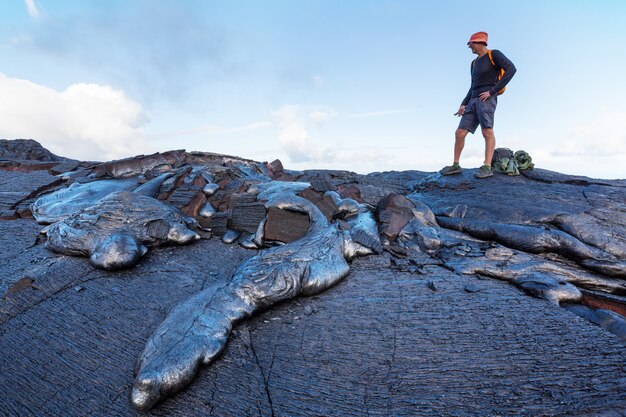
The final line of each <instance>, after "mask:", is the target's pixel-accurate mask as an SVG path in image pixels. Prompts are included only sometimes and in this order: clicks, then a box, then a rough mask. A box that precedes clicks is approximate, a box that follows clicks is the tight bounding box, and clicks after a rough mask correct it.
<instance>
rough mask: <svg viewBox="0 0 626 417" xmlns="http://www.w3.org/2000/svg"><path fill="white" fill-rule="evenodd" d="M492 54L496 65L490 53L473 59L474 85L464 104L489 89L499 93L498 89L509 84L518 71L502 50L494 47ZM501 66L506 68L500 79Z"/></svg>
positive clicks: (490, 91)
mask: <svg viewBox="0 0 626 417" xmlns="http://www.w3.org/2000/svg"><path fill="white" fill-rule="evenodd" d="M491 56H492V57H493V62H494V63H495V64H496V65H495V66H494V65H493V64H492V63H491V61H490V60H489V54H485V55H483V56H480V57H478V58H476V59H475V60H473V61H472V66H471V69H470V72H471V74H472V85H471V87H470V89H469V91H468V92H467V96H465V98H464V99H463V102H462V103H461V105H462V106H466V105H467V103H469V101H470V98H472V97H478V96H479V95H480V93H483V92H485V91H489V93H490V94H491V95H496V94H498V91H500V90H501V89H502V88H503V87H504V86H505V85H507V84H508V83H509V81H511V78H513V76H514V75H515V72H516V71H517V69H516V68H515V65H513V63H512V62H511V61H510V60H509V59H508V58H507V57H505V56H504V54H503V53H502V52H500V51H498V50H497V49H493V50H492V51H491ZM500 68H502V69H504V75H503V76H502V78H501V79H500V80H498V74H499V73H500Z"/></svg>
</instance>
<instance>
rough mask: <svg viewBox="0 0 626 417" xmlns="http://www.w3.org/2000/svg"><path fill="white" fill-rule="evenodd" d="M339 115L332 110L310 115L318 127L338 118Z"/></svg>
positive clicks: (316, 111) (315, 111)
mask: <svg viewBox="0 0 626 417" xmlns="http://www.w3.org/2000/svg"><path fill="white" fill-rule="evenodd" d="M337 116H338V114H337V112H336V111H334V110H332V109H327V110H314V111H312V112H310V113H309V118H311V120H312V121H313V122H315V123H316V124H318V125H321V124H323V123H324V122H327V121H329V120H331V119H335V118H337Z"/></svg>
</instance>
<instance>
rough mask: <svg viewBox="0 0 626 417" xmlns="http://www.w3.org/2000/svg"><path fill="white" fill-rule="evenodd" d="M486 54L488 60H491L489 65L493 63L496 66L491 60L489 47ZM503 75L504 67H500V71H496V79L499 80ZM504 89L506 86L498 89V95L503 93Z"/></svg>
mask: <svg viewBox="0 0 626 417" xmlns="http://www.w3.org/2000/svg"><path fill="white" fill-rule="evenodd" d="M487 55H489V61H491V65H493V66H494V67H497V65H496V63H495V62H494V61H493V56H491V49H487ZM503 75H504V69H503V68H500V72H499V73H498V81H500V79H501V78H502V76H503ZM504 90H506V86H505V87H502V89H500V90H498V95H500V94H502V93H504Z"/></svg>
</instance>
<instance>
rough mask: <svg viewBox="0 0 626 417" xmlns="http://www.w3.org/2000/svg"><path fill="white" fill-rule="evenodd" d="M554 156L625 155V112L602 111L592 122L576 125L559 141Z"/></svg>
mask: <svg viewBox="0 0 626 417" xmlns="http://www.w3.org/2000/svg"><path fill="white" fill-rule="evenodd" d="M553 154H554V155H556V156H561V155H562V156H571V155H580V156H586V155H593V156H615V155H626V112H625V111H614V110H612V111H603V112H601V114H600V115H599V116H597V117H596V118H595V120H593V121H592V122H589V123H584V124H580V125H578V126H576V127H575V128H574V129H573V130H572V131H571V132H570V133H569V135H568V137H567V139H565V140H562V141H560V143H559V146H558V149H557V150H555V151H554V152H553Z"/></svg>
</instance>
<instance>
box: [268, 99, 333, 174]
mask: <svg viewBox="0 0 626 417" xmlns="http://www.w3.org/2000/svg"><path fill="white" fill-rule="evenodd" d="M300 113H301V111H300V106H284V107H282V108H281V109H279V110H277V111H275V112H273V113H272V116H273V118H274V120H275V121H276V124H277V126H278V141H279V143H280V145H281V146H282V148H283V150H284V151H285V152H286V153H287V155H288V156H289V158H290V160H291V162H294V163H298V162H307V161H324V162H326V161H329V160H332V158H333V157H332V152H331V149H330V148H329V147H325V146H322V145H321V144H319V143H315V142H314V140H313V139H311V137H310V135H309V132H308V130H307V128H306V124H305V120H304V118H303V117H302V115H301V114H300Z"/></svg>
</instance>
